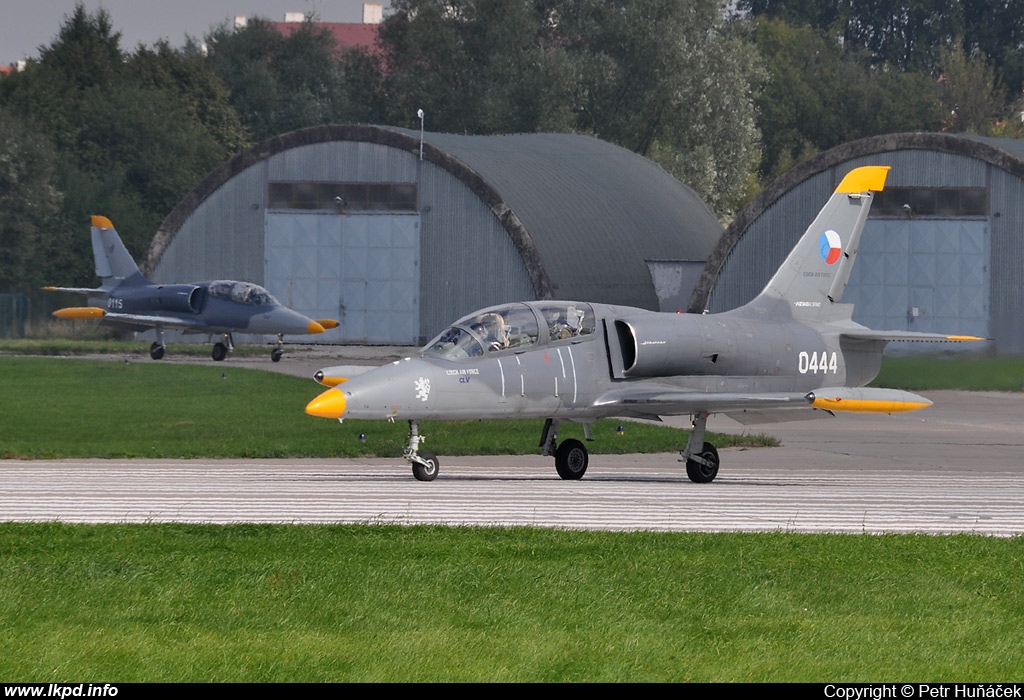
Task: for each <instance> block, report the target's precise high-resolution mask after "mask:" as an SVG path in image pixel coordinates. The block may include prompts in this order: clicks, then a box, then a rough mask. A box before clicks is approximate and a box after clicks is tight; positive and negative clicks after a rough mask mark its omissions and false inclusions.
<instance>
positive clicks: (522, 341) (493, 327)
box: [462, 305, 538, 352]
mask: <svg viewBox="0 0 1024 700" xmlns="http://www.w3.org/2000/svg"><path fill="white" fill-rule="evenodd" d="M462 323H463V324H464V325H466V326H468V327H469V328H470V330H472V331H473V332H474V333H475V334H476V335H478V336H479V337H480V339H481V340H482V341H483V344H484V348H485V349H486V350H487V352H498V351H500V350H509V349H516V348H526V347H529V346H531V345H536V343H537V336H538V330H537V317H536V316H534V315H533V310H532V309H530V308H529V307H528V306H519V305H517V306H508V307H499V308H496V309H488V310H487V311H484V312H482V313H478V314H476V315H475V316H472V317H470V318H466V319H463V321H462Z"/></svg>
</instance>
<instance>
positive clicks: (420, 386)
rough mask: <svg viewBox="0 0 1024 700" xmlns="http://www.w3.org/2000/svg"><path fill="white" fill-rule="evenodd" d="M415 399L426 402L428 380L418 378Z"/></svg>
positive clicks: (428, 386)
mask: <svg viewBox="0 0 1024 700" xmlns="http://www.w3.org/2000/svg"><path fill="white" fill-rule="evenodd" d="M414 386H415V388H416V398H417V399H419V400H420V401H426V400H427V399H428V398H430V380H429V379H427V378H426V377H420V378H419V379H417V380H416V383H415V385H414Z"/></svg>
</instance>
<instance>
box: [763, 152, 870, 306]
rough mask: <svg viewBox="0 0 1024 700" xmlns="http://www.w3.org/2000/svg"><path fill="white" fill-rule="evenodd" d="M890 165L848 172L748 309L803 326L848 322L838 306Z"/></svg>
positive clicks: (867, 167)
mask: <svg viewBox="0 0 1024 700" xmlns="http://www.w3.org/2000/svg"><path fill="white" fill-rule="evenodd" d="M888 173H889V167H888V166H880V165H870V166H865V167H861V168H856V169H854V170H851V171H850V172H849V173H847V175H846V177H844V178H843V180H842V182H840V183H839V186H838V187H836V189H835V192H833V193H832V196H831V197H829V200H828V202H827V203H826V204H825V206H824V207H823V208H822V210H821V211H820V212H819V213H818V216H817V217H816V218H815V219H814V221H813V222H812V223H811V225H810V227H809V228H808V229H807V231H806V232H805V233H804V235H803V236H802V237H801V238H800V240H799V241H798V242H797V244H796V247H795V248H793V250H792V252H790V254H789V256H788V257H787V258H786V261H785V262H783V263H782V266H781V267H780V268H779V269H778V271H777V272H776V273H775V276H774V277H772V279H771V280H770V281H769V282H768V284H767V286H766V287H765V288H764V290H763V291H762V292H761V294H759V295H758V296H757V297H756V298H755V299H754V300H753V301H752V302H750V304H749V305H748V306H751V307H753V308H754V309H756V310H758V311H761V312H764V311H768V312H769V313H781V314H784V315H787V316H791V317H793V318H796V319H799V320H803V321H818V322H826V321H831V320H839V319H841V318H844V317H847V318H848V317H849V308H848V307H842V308H840V307H839V301H840V299H842V296H843V290H844V289H845V288H846V282H847V281H848V280H849V279H850V270H851V269H852V268H853V263H854V261H855V260H856V258H857V248H858V246H859V245H860V235H861V232H862V231H863V230H864V223H865V222H866V221H867V218H868V212H869V210H870V209H871V201H872V194H871V193H872V192H881V191H882V190H883V189H884V187H885V178H886V176H887V175H888Z"/></svg>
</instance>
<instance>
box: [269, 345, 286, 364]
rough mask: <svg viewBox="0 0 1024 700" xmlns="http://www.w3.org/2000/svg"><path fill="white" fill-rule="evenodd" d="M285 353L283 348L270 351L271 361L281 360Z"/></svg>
mask: <svg viewBox="0 0 1024 700" xmlns="http://www.w3.org/2000/svg"><path fill="white" fill-rule="evenodd" d="M283 354H284V352H283V351H282V350H281V348H274V349H273V350H271V351H270V361H271V362H280V361H281V355H283Z"/></svg>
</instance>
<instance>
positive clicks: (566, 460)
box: [555, 440, 590, 480]
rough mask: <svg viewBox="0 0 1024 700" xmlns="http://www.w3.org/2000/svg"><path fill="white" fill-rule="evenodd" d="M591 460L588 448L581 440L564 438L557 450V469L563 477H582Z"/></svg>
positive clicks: (571, 478)
mask: <svg viewBox="0 0 1024 700" xmlns="http://www.w3.org/2000/svg"><path fill="white" fill-rule="evenodd" d="M589 462H590V456H589V455H588V454H587V448H586V447H585V446H584V445H583V443H582V442H580V441H579V440H564V441H562V444H561V445H559V446H558V449H557V450H555V471H557V472H558V476H560V477H562V478H563V479H570V480H574V479H582V478H583V475H584V474H586V472H587V464H588V463H589Z"/></svg>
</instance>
